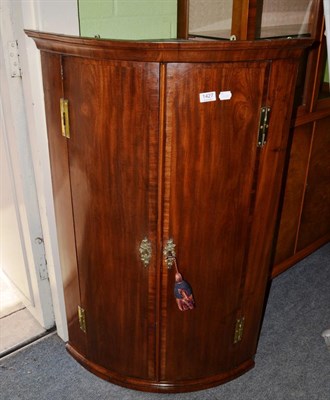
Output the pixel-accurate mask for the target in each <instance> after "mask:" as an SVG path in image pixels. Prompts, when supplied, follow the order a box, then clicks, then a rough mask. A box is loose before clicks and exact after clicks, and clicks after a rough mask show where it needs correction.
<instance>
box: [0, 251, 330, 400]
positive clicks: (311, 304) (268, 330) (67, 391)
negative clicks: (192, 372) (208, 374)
mask: <svg viewBox="0 0 330 400" xmlns="http://www.w3.org/2000/svg"><path fill="white" fill-rule="evenodd" d="M327 328H330V244H328V245H326V246H324V247H322V248H321V249H319V250H318V251H317V252H315V253H314V254H312V255H311V256H309V257H308V258H306V259H305V260H303V261H301V262H300V263H298V264H297V265H295V266H294V267H293V268H291V269H290V270H288V271H286V272H285V273H283V274H282V275H280V276H279V277H277V278H276V279H275V280H274V281H273V284H272V287H271V290H270V295H269V301H268V305H267V309H266V313H265V318H264V321H263V327H262V331H261V335H260V341H259V346H258V351H257V354H256V358H255V361H256V366H255V368H254V369H252V370H251V371H249V372H248V373H246V374H244V375H243V376H241V377H240V378H238V379H236V380H234V381H231V382H229V383H227V384H224V385H221V386H218V387H216V388H212V389H208V390H203V391H199V392H193V393H184V394H169V395H168V394H154V393H142V392H137V391H133V390H129V389H124V388H121V387H119V386H115V385H112V384H110V383H108V382H105V381H103V380H101V379H99V378H97V377H95V376H94V375H92V374H91V373H89V372H87V371H86V370H84V369H83V368H82V367H81V366H80V365H79V364H78V363H77V362H75V361H74V360H73V359H72V358H71V357H70V356H69V355H68V354H67V352H66V350H65V348H64V344H63V342H62V341H61V340H60V339H59V338H58V336H56V334H52V335H49V336H48V337H46V338H44V339H42V340H40V341H38V342H36V343H34V344H33V345H30V346H28V347H26V348H24V349H22V350H20V351H18V352H16V353H13V354H11V355H8V356H6V357H4V358H3V359H1V360H0V373H1V394H0V399H1V400H17V399H20V400H79V399H81V400H99V399H100V400H101V399H102V400H103V399H118V400H119V399H120V400H131V399H134V400H151V399H155V400H160V399H168V400H179V399H186V400H204V399H205V400H220V399H221V400H223V399H225V400H243V399H244V400H259V399H260V400H268V399H269V400H297V399H301V400H329V399H330V351H328V349H327V347H326V345H325V341H324V339H323V338H322V337H321V333H322V331H323V330H325V329H327Z"/></svg>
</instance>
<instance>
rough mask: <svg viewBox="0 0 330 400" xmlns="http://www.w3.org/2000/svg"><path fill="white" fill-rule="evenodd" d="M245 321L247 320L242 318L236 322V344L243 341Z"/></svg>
mask: <svg viewBox="0 0 330 400" xmlns="http://www.w3.org/2000/svg"><path fill="white" fill-rule="evenodd" d="M244 319H245V318H244V317H242V318H239V319H238V320H237V321H236V325H235V335H234V343H238V342H240V341H241V340H242V336H243V330H244Z"/></svg>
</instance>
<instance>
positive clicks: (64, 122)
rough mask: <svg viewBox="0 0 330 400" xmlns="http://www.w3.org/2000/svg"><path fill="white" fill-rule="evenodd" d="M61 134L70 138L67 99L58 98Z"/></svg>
mask: <svg viewBox="0 0 330 400" xmlns="http://www.w3.org/2000/svg"><path fill="white" fill-rule="evenodd" d="M60 111H61V127H62V136H64V137H66V138H67V139H70V124H69V100H67V99H63V98H61V99H60Z"/></svg>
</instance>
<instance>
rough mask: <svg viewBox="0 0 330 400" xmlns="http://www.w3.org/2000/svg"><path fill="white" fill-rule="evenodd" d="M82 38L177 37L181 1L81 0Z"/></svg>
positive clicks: (79, 0)
mask: <svg viewBox="0 0 330 400" xmlns="http://www.w3.org/2000/svg"><path fill="white" fill-rule="evenodd" d="M78 6H79V22H80V35H81V36H86V37H94V36H96V35H100V37H101V38H112V39H170V38H175V37H176V29H177V28H176V25H177V0H78Z"/></svg>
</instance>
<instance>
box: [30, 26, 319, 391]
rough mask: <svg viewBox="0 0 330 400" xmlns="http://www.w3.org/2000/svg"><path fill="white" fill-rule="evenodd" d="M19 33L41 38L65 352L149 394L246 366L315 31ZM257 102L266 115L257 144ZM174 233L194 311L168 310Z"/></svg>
mask: <svg viewBox="0 0 330 400" xmlns="http://www.w3.org/2000/svg"><path fill="white" fill-rule="evenodd" d="M26 33H27V34H28V35H29V36H30V37H32V38H33V39H34V40H35V42H36V44H37V46H38V48H39V49H40V50H41V60H42V71H43V81H44V92H45V105H46V114H47V127H48V137H49V150H50V158H51V168H52V177H53V191H54V199H55V208H56V221H57V230H58V240H59V246H60V255H61V264H62V270H63V283H64V291H65V300H66V311H67V319H68V327H69V343H68V345H67V347H68V350H69V352H70V353H71V354H72V355H73V356H74V357H75V358H76V359H77V360H78V361H79V362H80V363H81V364H82V365H84V366H85V367H86V368H87V369H89V370H90V371H92V372H94V373H95V374H97V375H98V376H101V377H102V378H104V379H107V380H109V381H111V382H114V383H117V384H119V385H123V386H127V387H130V388H134V389H139V390H146V391H155V392H180V391H192V390H199V389H203V388H207V387H210V386H214V385H218V384H220V383H222V382H225V381H228V380H229V379H232V378H234V377H237V376H238V375H240V374H242V373H243V372H245V371H247V370H248V369H250V368H251V367H252V366H253V365H254V361H253V358H254V354H255V352H256V347H257V341H258V334H259V330H260V324H261V319H262V312H263V308H264V302H265V293H266V288H267V282H268V279H269V276H270V257H271V252H272V244H273V237H274V230H275V226H276V220H277V210H278V203H279V194H280V188H281V180H282V173H283V167H284V160H285V154H286V147H287V141H288V131H289V121H290V117H291V108H292V101H293V92H294V85H295V76H296V72H297V64H298V62H299V57H300V56H301V54H302V52H303V50H304V48H305V47H306V46H308V45H310V43H311V41H310V40H306V39H302V40H275V41H259V42H220V41H201V42H199V41H189V40H187V41H184V40H179V41H159V42H141V41H138V42H133V41H130V42H126V41H112V40H111V41H110V40H96V39H83V38H77V37H68V36H63V35H53V34H47V33H41V32H35V31H26ZM205 93H209V94H208V95H204V96H203V94H205ZM210 93H211V94H210ZM220 93H222V94H221V96H220V97H221V99H220V98H219V95H220ZM60 98H65V99H67V100H68V104H69V122H70V138H66V137H64V136H62V133H61V115H60ZM203 99H204V100H205V99H209V100H212V101H206V102H204V101H203ZM262 107H268V108H270V110H271V111H270V118H269V122H268V124H269V128H268V134H267V141H266V142H265V143H264V144H263V146H260V145H258V135H259V131H260V114H261V108H262ZM145 238H146V239H147V242H148V243H149V244H150V254H149V255H150V260H149V264H148V263H147V262H144V261H145V260H144V259H143V257H142V259H141V251H142V256H143V255H145V254H146V253H148V250H143V248H142V250H141V243H142V241H143V240H144V239H145ZM169 239H173V242H174V243H175V245H176V247H175V252H176V259H177V263H178V266H179V268H180V270H181V272H182V274H183V276H184V278H185V279H186V280H187V281H188V282H189V283H190V285H191V287H192V289H193V294H194V298H195V301H196V307H195V308H194V309H193V310H189V311H184V312H181V311H180V310H179V309H178V307H177V304H176V301H175V298H174V295H173V286H174V276H175V269H174V268H173V267H172V268H171V269H169V268H168V267H167V264H166V260H165V258H164V254H163V252H164V249H165V246H166V244H167V242H168V240H169ZM78 306H79V307H81V308H82V309H83V310H84V312H85V322H86V329H84V326H80V325H81V321H80V324H79V318H78V313H77V308H78Z"/></svg>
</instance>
